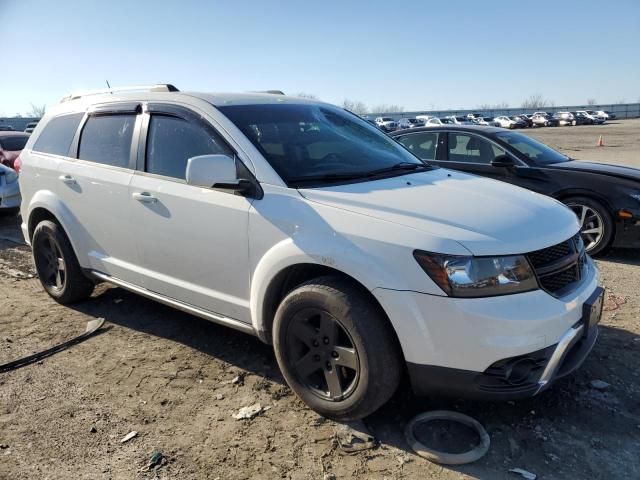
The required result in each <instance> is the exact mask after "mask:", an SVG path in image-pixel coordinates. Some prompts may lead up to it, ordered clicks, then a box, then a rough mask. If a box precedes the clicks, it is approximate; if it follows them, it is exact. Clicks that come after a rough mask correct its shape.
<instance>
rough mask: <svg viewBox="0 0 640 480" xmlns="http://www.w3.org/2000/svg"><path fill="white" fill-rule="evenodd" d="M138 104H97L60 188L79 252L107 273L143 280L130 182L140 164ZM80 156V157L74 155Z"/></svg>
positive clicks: (64, 166) (64, 165)
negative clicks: (136, 145)
mask: <svg viewBox="0 0 640 480" xmlns="http://www.w3.org/2000/svg"><path fill="white" fill-rule="evenodd" d="M140 113H141V110H140V105H138V104H110V105H103V106H98V107H96V108H93V109H92V110H91V111H89V112H88V113H87V115H86V116H85V118H84V121H83V122H82V124H81V126H80V128H79V129H78V132H77V134H76V137H75V139H74V142H73V145H72V147H71V152H70V157H71V158H70V157H67V158H65V159H64V160H62V161H61V162H60V164H59V168H58V192H59V195H60V197H61V199H62V200H63V201H64V203H65V204H66V205H67V207H68V208H69V215H70V217H71V218H72V225H73V226H72V227H71V228H72V231H71V232H69V234H70V236H71V237H72V238H73V239H74V241H75V242H76V247H77V249H78V250H79V252H78V253H79V257H82V259H83V261H84V262H85V263H88V264H87V265H83V266H85V267H88V268H91V269H93V270H96V271H98V272H101V273H105V274H107V275H110V276H113V277H116V278H119V279H121V280H125V281H127V282H130V283H133V284H139V283H140V278H139V276H138V274H137V267H136V264H137V254H136V247H135V242H134V241H133V239H132V235H131V234H132V224H131V211H130V208H129V207H130V205H129V182H130V181H131V178H132V176H133V166H134V165H135V148H133V147H134V143H135V139H136V138H137V136H136V135H134V132H135V131H136V130H137V129H139V125H140V121H141V115H140ZM74 157H75V158H74Z"/></svg>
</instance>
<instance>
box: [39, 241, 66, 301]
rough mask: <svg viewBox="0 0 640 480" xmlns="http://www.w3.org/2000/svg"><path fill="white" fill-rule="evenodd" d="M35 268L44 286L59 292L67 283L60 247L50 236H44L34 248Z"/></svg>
mask: <svg viewBox="0 0 640 480" xmlns="http://www.w3.org/2000/svg"><path fill="white" fill-rule="evenodd" d="M36 252H37V253H36V259H35V260H36V267H37V269H38V275H39V276H40V279H41V281H42V283H43V284H44V285H46V286H47V287H49V288H51V289H53V290H56V291H61V290H62V289H63V288H64V286H65V282H66V281H67V269H66V264H65V261H64V257H63V256H62V250H61V249H60V245H58V242H57V241H56V240H55V238H53V236H51V235H46V236H44V237H43V238H42V239H41V240H40V242H39V245H37V248H36Z"/></svg>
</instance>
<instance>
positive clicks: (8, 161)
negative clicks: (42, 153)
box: [0, 132, 29, 168]
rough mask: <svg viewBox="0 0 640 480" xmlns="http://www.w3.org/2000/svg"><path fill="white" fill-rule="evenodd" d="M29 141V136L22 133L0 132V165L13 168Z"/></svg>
mask: <svg viewBox="0 0 640 480" xmlns="http://www.w3.org/2000/svg"><path fill="white" fill-rule="evenodd" d="M27 140H29V135H28V134H25V133H22V132H0V163H2V164H4V165H6V166H8V167H10V168H13V163H14V162H15V160H16V158H18V156H19V155H20V152H21V151H22V149H23V148H24V146H25V144H26V143H27Z"/></svg>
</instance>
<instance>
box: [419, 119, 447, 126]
mask: <svg viewBox="0 0 640 480" xmlns="http://www.w3.org/2000/svg"><path fill="white" fill-rule="evenodd" d="M440 125H444V123H442V121H441V120H440V119H439V118H436V117H432V118H430V119H429V120H427V121H426V122H425V123H424V125H423V126H425V127H439V126H440Z"/></svg>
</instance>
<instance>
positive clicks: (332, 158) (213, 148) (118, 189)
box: [20, 85, 602, 421]
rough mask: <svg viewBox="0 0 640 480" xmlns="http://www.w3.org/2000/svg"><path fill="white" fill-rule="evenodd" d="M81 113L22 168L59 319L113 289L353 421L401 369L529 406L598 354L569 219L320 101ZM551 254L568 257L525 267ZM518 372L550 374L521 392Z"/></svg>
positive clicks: (57, 110)
mask: <svg viewBox="0 0 640 480" xmlns="http://www.w3.org/2000/svg"><path fill="white" fill-rule="evenodd" d="M110 91H111V92H112V90H110ZM67 98H68V100H67V101H65V102H63V103H62V104H60V105H58V106H55V107H51V108H50V109H49V110H48V111H47V115H46V116H45V118H44V119H43V120H42V122H43V124H41V125H40V126H39V127H38V129H37V132H38V133H37V135H36V136H34V138H31V139H30V140H29V142H28V143H27V146H26V147H25V149H24V150H23V152H22V154H21V160H22V162H21V165H22V166H21V171H20V183H21V187H22V193H23V198H24V199H23V203H22V217H23V224H22V230H23V232H24V236H25V239H26V240H27V241H28V242H30V243H31V245H32V246H33V255H34V260H35V265H36V270H37V272H38V278H39V279H40V281H41V283H42V285H43V287H44V289H45V290H46V291H47V293H48V294H49V295H50V296H51V297H52V298H53V299H55V300H56V301H58V302H60V303H62V304H68V303H72V302H74V301H80V300H84V299H87V298H88V297H89V296H90V294H91V292H92V290H93V288H94V280H101V281H107V282H111V283H114V284H116V285H119V286H120V287H122V288H125V289H129V290H131V291H133V292H136V293H138V294H141V295H145V296H147V297H149V298H152V299H154V300H157V301H160V302H162V303H165V304H168V305H171V306H173V307H176V308H181V309H183V310H186V311H188V312H190V313H192V314H195V315H200V316H202V317H204V318H207V319H209V320H212V321H214V322H218V323H221V324H223V325H227V326H230V327H233V328H236V329H238V330H241V331H244V332H247V333H250V334H254V335H257V336H258V337H259V338H261V339H262V340H263V341H265V342H267V343H270V344H273V346H274V351H275V356H276V359H277V361H278V365H279V366H280V369H281V371H282V374H283V376H284V378H285V380H286V381H287V383H288V384H289V385H290V386H291V388H292V389H293V391H294V392H296V394H297V395H298V396H299V397H300V398H301V399H302V400H303V401H304V402H305V403H307V404H308V405H309V406H310V407H311V408H313V409H315V410H316V411H318V412H320V413H321V414H323V415H325V416H328V417H330V418H334V419H339V420H342V421H348V420H353V419H357V418H362V417H364V416H366V415H369V414H371V413H372V412H373V411H375V410H376V409H378V408H379V407H380V406H381V405H383V404H384V403H385V402H386V401H387V400H388V399H389V398H390V397H391V396H392V395H393V393H394V391H395V390H396V388H397V386H398V384H399V382H400V378H401V376H402V372H403V371H404V370H405V368H404V367H405V366H406V370H408V372H409V377H410V379H411V382H412V385H413V387H414V389H415V390H416V391H418V392H429V391H432V390H433V389H434V387H436V386H441V383H442V379H446V380H445V383H447V384H449V385H450V388H451V391H453V392H455V393H456V394H459V393H461V392H464V391H467V395H478V396H484V397H486V398H505V397H506V398H508V397H510V396H512V395H516V396H518V397H519V396H530V395H535V394H537V393H538V392H540V391H541V390H543V389H545V388H547V387H548V386H549V385H551V384H552V383H553V381H554V380H555V379H556V378H558V376H559V375H560V374H563V375H564V374H566V373H568V372H570V371H572V370H574V369H575V368H577V366H578V365H579V364H580V363H581V360H583V359H584V358H585V357H586V356H587V355H588V353H589V351H590V350H591V348H592V347H593V344H594V343H595V340H596V337H597V326H596V323H597V320H599V317H596V316H595V315H594V316H591V315H590V316H589V317H588V319H586V318H585V317H584V316H583V311H584V310H585V309H588V311H591V310H592V309H593V310H595V311H598V310H597V309H596V308H595V306H596V305H597V302H598V301H600V300H601V299H602V289H600V287H598V274H597V270H596V267H595V266H594V264H593V263H592V262H591V260H590V259H589V258H588V256H586V255H585V253H584V246H583V245H582V243H581V242H580V241H579V238H580V237H579V236H578V235H577V232H578V222H577V220H576V217H575V215H573V214H572V213H571V212H570V211H568V210H567V209H566V208H563V207H561V206H559V205H558V204H557V202H555V201H553V200H550V199H548V198H546V197H544V196H540V195H533V194H531V193H530V192H524V191H522V189H519V188H515V187H513V186H511V185H507V184H506V183H501V182H493V181H488V180H486V179H483V178H480V177H477V176H473V175H465V174H463V173H460V172H451V171H447V170H445V169H440V168H434V167H432V166H429V165H427V164H425V163H424V162H422V161H420V160H419V159H418V158H417V157H416V156H415V155H413V154H412V153H410V152H409V151H407V149H405V148H404V147H402V146H401V145H399V144H398V143H397V142H396V141H395V140H393V139H392V138H390V137H389V136H387V135H384V134H383V133H381V132H380V131H379V130H377V129H374V128H371V126H370V125H368V124H367V123H366V122H364V121H362V120H361V119H360V118H359V117H357V116H356V115H354V114H352V113H350V112H347V111H345V110H343V109H341V108H338V107H336V106H334V105H329V104H325V103H321V102H318V101H314V100H309V99H299V98H293V97H289V98H288V99H287V101H282V96H281V95H268V94H247V93H245V94H205V93H195V92H189V93H187V94H183V93H180V92H178V91H177V90H176V89H175V87H172V86H168V85H165V86H153V87H150V88H148V89H146V88H141V87H137V88H136V89H135V90H134V88H132V89H131V92H122V91H118V92H115V93H104V94H98V93H96V94H92V95H86V96H85V95H81V94H77V95H70V96H69V97H67ZM439 128H443V127H439ZM485 128H486V127H485ZM416 130H420V129H416V128H414V129H411V130H403V132H407V133H410V132H413V131H416ZM423 130H424V131H430V129H426V128H425V129H423ZM134 132H135V134H134ZM461 185H463V187H461ZM495 212H500V215H496V214H495ZM522 212H526V214H525V215H523V214H522ZM221 225H224V228H220V226H221ZM489 231H490V234H488V233H485V232H489ZM149 232H153V234H152V235H150V234H149ZM433 232H436V233H433ZM168 245H169V246H170V247H171V248H168V247H167V246H168ZM175 245H179V246H180V248H173V246H175ZM564 249H570V251H571V254H569V251H568V250H567V251H565V250H564ZM540 250H542V251H543V257H544V256H545V255H547V254H549V252H556V251H558V250H560V255H555V256H554V257H553V261H552V262H551V263H549V261H548V260H545V258H546V257H545V258H543V259H542V260H541V261H540V262H539V263H531V262H530V260H528V258H529V257H531V258H538V257H537V256H536V252H538V251H540ZM249 252H250V254H249ZM560 262H561V263H560ZM457 272H460V274H457ZM464 272H478V273H479V275H476V274H475V273H472V274H471V275H467V274H465V273H464ZM85 275H86V276H85ZM558 275H562V278H559V277H558ZM467 278H468V280H467ZM560 280H562V285H560V286H558V285H557V282H559V281H560ZM554 282H555V283H554ZM494 296H495V297H498V296H499V297H500V298H496V299H492V300H495V303H493V302H491V303H489V301H488V300H487V298H488V297H494ZM487 305H490V308H487ZM532 310H533V311H535V312H537V313H538V314H537V315H532ZM434 311H437V312H438V314H437V315H434V314H433V313H434ZM462 311H464V314H463V315H462V314H461V312H462ZM592 317H593V318H592ZM587 320H588V322H587ZM523 322H526V328H524V329H523ZM426 325H428V327H429V328H428V333H427V332H426V330H425V326H426ZM463 326H464V327H466V328H462V327H463ZM542 338H544V340H541V339H542ZM576 338H584V339H585V342H584V343H581V345H582V346H581V347H580V348H575V347H573V344H572V343H571V342H570V341H569V340H572V339H576ZM567 339H568V340H567ZM540 349H548V350H545V352H547V353H549V354H552V355H550V356H549V359H547V357H544V358H542V357H540V356H539V354H538V353H536V352H538V351H539V350H540ZM461 351H464V352H465V354H464V355H460V352H461ZM523 355H524V356H527V357H526V358H528V356H529V355H534V356H535V358H537V361H536V362H530V363H531V366H530V367H527V366H525V368H524V369H521V368H519V367H518V368H517V369H516V370H517V374H516V375H515V376H514V375H513V374H512V373H511V372H512V371H513V370H514V369H515V367H513V366H514V365H518V366H519V365H521V363H522V358H523ZM565 356H570V357H571V358H573V359H576V358H577V361H576V362H575V363H567V362H564V363H562V362H559V361H558V362H557V361H555V360H553V359H560V358H565ZM528 364H529V362H527V365H528ZM540 366H544V371H543V372H541V371H540V368H539V367H540ZM512 367H513V368H512ZM437 372H440V373H441V374H443V373H444V376H443V375H440V376H437V375H436V373H437ZM496 382H497V383H496ZM483 386H486V388H483ZM496 386H498V387H499V389H498V391H497V392H496V388H495V387H496ZM492 387H493V388H492Z"/></svg>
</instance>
